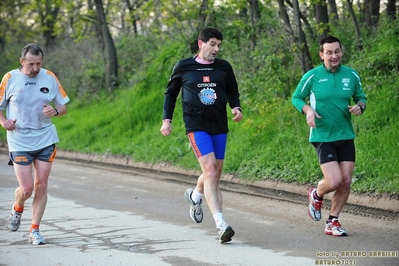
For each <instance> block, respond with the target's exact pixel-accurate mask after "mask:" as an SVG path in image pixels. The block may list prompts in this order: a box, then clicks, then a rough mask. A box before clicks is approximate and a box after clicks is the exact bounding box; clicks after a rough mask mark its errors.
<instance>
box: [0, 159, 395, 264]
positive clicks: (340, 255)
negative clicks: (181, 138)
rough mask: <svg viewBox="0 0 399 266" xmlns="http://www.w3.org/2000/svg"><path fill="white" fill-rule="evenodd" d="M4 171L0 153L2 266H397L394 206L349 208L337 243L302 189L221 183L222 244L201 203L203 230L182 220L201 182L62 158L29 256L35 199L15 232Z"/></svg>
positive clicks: (10, 179)
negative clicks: (226, 238)
mask: <svg viewBox="0 0 399 266" xmlns="http://www.w3.org/2000/svg"><path fill="white" fill-rule="evenodd" d="M6 161H7V156H6V152H1V151H0V211H1V213H2V215H1V217H0V223H1V224H3V225H4V226H2V227H0V265H155V266H156V265H177V266H179V265H194V266H195V265H254V266H256V265H299V266H300V265H334V264H332V263H335V265H366V266H368V265H399V258H398V250H399V238H398V236H399V217H398V215H397V212H396V211H395V210H392V209H391V210H390V209H386V208H385V209H380V208H376V206H379V205H382V206H391V205H392V202H391V201H393V200H392V199H391V200H389V204H382V203H381V201H379V202H378V201H376V200H375V197H370V198H369V199H368V201H369V202H370V204H371V205H372V207H371V208H370V207H368V206H363V205H364V203H365V202H367V200H364V199H363V200H362V203H363V205H358V204H353V206H354V210H355V211H353V210H350V208H348V210H347V211H345V212H344V213H343V214H342V216H341V217H340V218H341V219H342V220H341V223H345V228H346V229H347V230H348V233H349V235H348V237H344V238H339V237H332V236H327V235H325V234H324V233H323V228H324V226H323V222H314V221H311V220H310V219H309V218H308V217H307V216H306V211H305V206H306V196H304V195H301V193H300V192H301V191H303V189H305V190H304V191H305V193H306V187H300V186H299V187H298V186H295V187H293V188H290V187H289V186H287V185H286V184H266V185H265V184H258V183H256V184H253V183H245V182H241V181H240V180H235V178H234V177H224V179H223V182H222V185H221V186H222V190H223V198H224V202H225V203H224V214H225V217H226V219H227V221H229V222H230V224H231V225H232V226H233V228H234V229H235V231H236V236H235V237H234V239H233V241H232V242H229V243H227V244H220V243H219V241H218V240H217V237H216V230H215V226H214V222H213V220H212V217H211V214H210V212H209V209H208V208H207V205H206V202H204V204H203V208H204V215H205V218H204V221H203V222H202V223H201V224H196V223H194V222H193V221H191V219H190V218H189V215H188V204H187V203H186V202H185V200H184V196H183V193H184V190H185V189H186V188H187V187H190V186H191V187H192V186H193V184H194V182H195V179H196V174H197V173H187V172H185V171H182V170H180V169H174V168H173V167H170V166H153V165H143V164H135V163H132V162H130V161H129V160H128V158H123V157H120V158H115V157H104V156H95V155H87V154H86V155H84V154H83V155H82V154H71V153H66V152H59V155H58V159H56V160H55V162H54V164H53V171H52V174H51V177H50V181H49V200H48V205H47V209H46V212H45V215H44V217H43V221H42V224H41V231H42V234H43V236H44V237H46V239H47V242H48V244H46V245H42V246H33V245H31V244H29V243H28V241H27V234H28V230H29V220H30V215H31V209H30V205H31V199H30V200H28V202H27V204H26V206H25V212H24V214H23V218H22V224H21V228H20V229H19V230H18V231H17V232H10V231H9V230H8V229H7V227H6V223H7V220H8V219H7V216H8V214H9V211H10V208H11V205H12V203H13V192H14V190H15V187H16V185H17V184H16V180H15V176H14V173H13V168H12V167H10V166H7V165H6ZM2 162H3V163H2ZM132 164H133V165H132ZM273 186H274V187H275V188H274V189H273ZM283 188H284V189H283ZM297 190H298V191H299V193H297ZM302 194H303V193H302ZM355 198H356V197H355ZM363 198H365V197H363ZM366 199H367V198H366ZM386 200H387V199H383V201H382V202H385V201H386ZM354 201H356V202H360V200H359V199H355V200H354ZM393 205H394V204H393ZM327 214H328V211H327V210H323V215H327ZM328 263H329V264H328Z"/></svg>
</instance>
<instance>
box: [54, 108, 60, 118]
mask: <svg viewBox="0 0 399 266" xmlns="http://www.w3.org/2000/svg"><path fill="white" fill-rule="evenodd" d="M54 110H55V115H54V116H57V115H58V114H59V113H58V110H57V108H54Z"/></svg>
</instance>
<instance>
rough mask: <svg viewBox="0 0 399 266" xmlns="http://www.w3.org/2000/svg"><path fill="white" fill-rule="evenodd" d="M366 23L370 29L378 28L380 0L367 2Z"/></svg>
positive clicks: (367, 0) (368, 0)
mask: <svg viewBox="0 0 399 266" xmlns="http://www.w3.org/2000/svg"><path fill="white" fill-rule="evenodd" d="M364 4H365V7H366V22H367V26H369V27H377V25H378V20H379V18H380V0H365V1H364Z"/></svg>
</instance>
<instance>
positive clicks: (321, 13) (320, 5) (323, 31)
mask: <svg viewBox="0 0 399 266" xmlns="http://www.w3.org/2000/svg"><path fill="white" fill-rule="evenodd" d="M314 8H315V13H316V14H315V15H316V23H317V27H318V32H319V34H318V36H319V41H321V40H322V39H324V38H325V37H327V36H328V34H330V26H329V24H328V23H329V21H328V11H327V3H326V0H320V1H318V2H317V3H316V4H314Z"/></svg>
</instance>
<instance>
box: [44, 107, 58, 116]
mask: <svg viewBox="0 0 399 266" xmlns="http://www.w3.org/2000/svg"><path fill="white" fill-rule="evenodd" d="M43 108H44V109H43V114H44V116H45V117H52V116H55V115H57V111H56V110H55V109H54V107H52V106H51V105H46V104H43Z"/></svg>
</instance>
